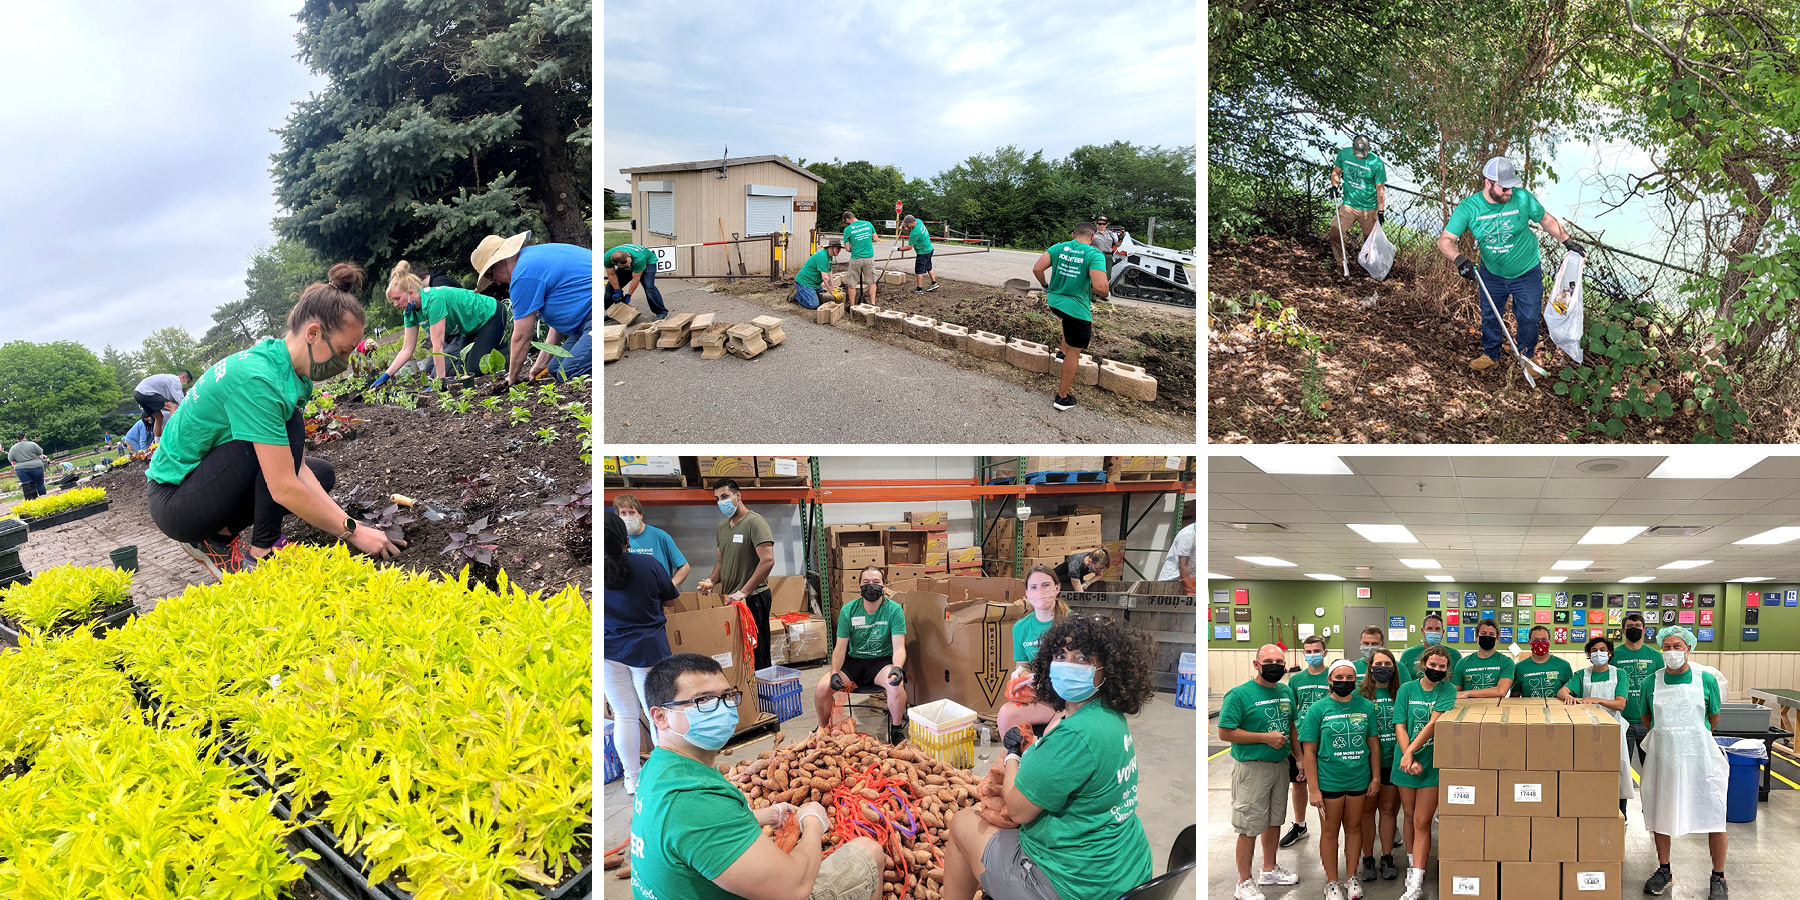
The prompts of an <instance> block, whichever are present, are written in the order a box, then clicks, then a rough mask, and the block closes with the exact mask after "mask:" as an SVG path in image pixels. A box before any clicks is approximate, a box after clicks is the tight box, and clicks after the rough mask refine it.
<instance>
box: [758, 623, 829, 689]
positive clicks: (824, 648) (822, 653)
mask: <svg viewBox="0 0 1800 900" xmlns="http://www.w3.org/2000/svg"><path fill="white" fill-rule="evenodd" d="M786 632H787V654H788V661H789V662H794V663H803V662H812V661H813V660H815V659H824V658H825V657H826V656H828V655H830V653H831V645H830V644H828V643H826V641H825V620H824V619H821V618H819V617H818V616H813V617H812V618H810V619H807V620H806V621H804V622H795V623H793V624H791V625H789V626H787V629H786ZM751 674H752V675H754V674H755V673H751Z"/></svg>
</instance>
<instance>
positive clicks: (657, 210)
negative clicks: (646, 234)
mask: <svg viewBox="0 0 1800 900" xmlns="http://www.w3.org/2000/svg"><path fill="white" fill-rule="evenodd" d="M644 198H645V199H646V200H648V201H649V206H650V210H649V217H648V221H649V223H650V226H649V227H650V233H651V234H662V235H668V236H669V237H674V236H675V195H674V194H673V193H671V192H669V191H646V192H645V193H644Z"/></svg>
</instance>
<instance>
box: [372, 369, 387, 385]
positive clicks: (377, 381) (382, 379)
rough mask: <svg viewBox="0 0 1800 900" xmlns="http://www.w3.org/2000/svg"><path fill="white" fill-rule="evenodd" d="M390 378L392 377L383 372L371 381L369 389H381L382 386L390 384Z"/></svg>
mask: <svg viewBox="0 0 1800 900" xmlns="http://www.w3.org/2000/svg"><path fill="white" fill-rule="evenodd" d="M389 377H390V376H389V375H388V373H386V372H383V373H381V374H380V375H376V376H375V377H373V378H370V379H369V387H372V388H378V387H381V386H382V385H384V384H387V383H388V378H389Z"/></svg>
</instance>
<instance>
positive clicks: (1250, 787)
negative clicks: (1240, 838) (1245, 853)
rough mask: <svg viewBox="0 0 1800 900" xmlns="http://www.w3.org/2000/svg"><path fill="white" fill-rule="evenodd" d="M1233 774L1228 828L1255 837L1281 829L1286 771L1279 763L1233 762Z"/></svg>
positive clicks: (1283, 817) (1285, 799)
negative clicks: (1234, 766) (1270, 830)
mask: <svg viewBox="0 0 1800 900" xmlns="http://www.w3.org/2000/svg"><path fill="white" fill-rule="evenodd" d="M1233 763H1234V764H1235V765H1236V766H1237V771H1236V772H1235V773H1233V775H1232V779H1231V828H1232V830H1234V831H1236V832H1237V833H1238V834H1248V835H1258V834H1262V833H1263V832H1265V831H1268V830H1269V829H1271V828H1279V827H1281V823H1282V821H1283V820H1284V819H1285V818H1286V817H1287V799H1288V767H1287V763H1286V762H1285V761H1283V762H1245V761H1244V760H1241V759H1240V760H1233Z"/></svg>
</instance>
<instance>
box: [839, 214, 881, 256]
mask: <svg viewBox="0 0 1800 900" xmlns="http://www.w3.org/2000/svg"><path fill="white" fill-rule="evenodd" d="M844 243H845V244H847V245H849V247H850V258H851V259H870V258H873V257H874V256H875V226H874V225H872V224H870V223H869V221H868V220H866V219H857V220H856V221H854V222H851V223H850V224H848V225H845V226H844Z"/></svg>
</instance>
